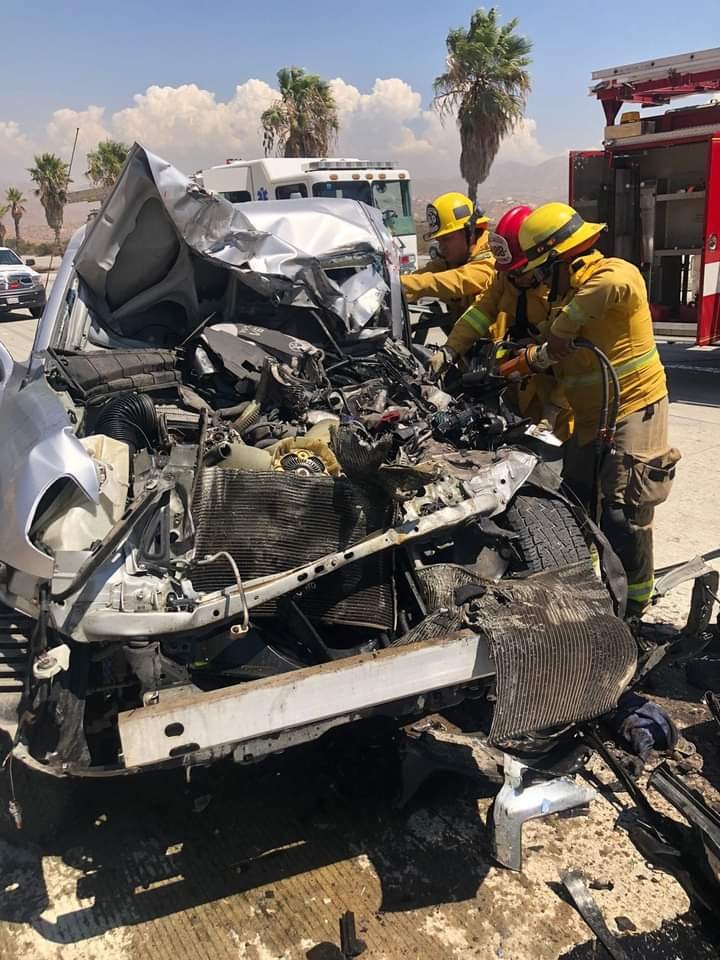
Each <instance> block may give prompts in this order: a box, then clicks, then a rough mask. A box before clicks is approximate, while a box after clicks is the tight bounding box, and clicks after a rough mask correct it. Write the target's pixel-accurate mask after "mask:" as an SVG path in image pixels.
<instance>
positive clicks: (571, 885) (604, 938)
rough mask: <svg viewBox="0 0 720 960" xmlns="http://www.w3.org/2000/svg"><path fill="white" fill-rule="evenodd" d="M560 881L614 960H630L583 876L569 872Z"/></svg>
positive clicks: (573, 871) (572, 871)
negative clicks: (611, 930)
mask: <svg viewBox="0 0 720 960" xmlns="http://www.w3.org/2000/svg"><path fill="white" fill-rule="evenodd" d="M560 879H561V880H562V884H563V886H564V887H565V889H566V890H567V892H568V894H569V895H570V897H571V899H572V901H573V903H574V904H575V906H576V907H577V911H578V913H579V914H580V916H581V917H582V918H583V920H584V921H585V923H586V924H587V925H588V926H589V927H590V929H591V930H592V932H593V933H594V934H595V936H596V937H597V938H598V940H599V941H600V943H602V945H603V946H604V947H605V949H606V950H607V952H608V953H609V954H610V956H611V957H612V958H613V960H629V956H628V954H627V952H626V951H625V949H624V947H623V946H622V944H621V943H620V941H619V940H618V938H617V937H616V936H614V935H613V934H612V933H611V932H610V928H609V927H608V925H607V923H606V922H605V918H604V917H603V915H602V913H601V912H600V908H599V907H598V905H597V903H596V902H595V899H594V898H593V896H592V894H591V893H590V891H589V889H588V885H587V883H586V882H585V878H584V877H583V876H582V874H580V873H578V872H577V871H576V870H568V871H566V872H565V873H563V874H562V876H561V878H560Z"/></svg>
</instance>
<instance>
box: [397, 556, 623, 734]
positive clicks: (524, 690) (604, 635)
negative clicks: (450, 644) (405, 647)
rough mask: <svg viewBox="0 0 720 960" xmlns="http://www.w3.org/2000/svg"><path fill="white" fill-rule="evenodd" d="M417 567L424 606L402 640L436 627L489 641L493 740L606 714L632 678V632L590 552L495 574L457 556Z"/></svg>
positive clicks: (437, 633)
mask: <svg viewBox="0 0 720 960" xmlns="http://www.w3.org/2000/svg"><path fill="white" fill-rule="evenodd" d="M415 573H416V576H417V577H418V580H419V582H420V586H421V589H422V592H423V595H424V598H425V601H426V603H427V606H428V610H429V611H430V613H429V616H428V618H427V621H425V622H424V623H423V624H421V625H418V627H416V628H415V629H414V630H413V631H412V632H411V634H409V635H408V636H407V637H406V638H403V639H404V642H408V640H410V641H411V642H412V641H417V640H419V639H428V638H429V637H432V636H441V635H442V627H444V628H445V629H449V630H458V629H460V628H462V627H469V628H470V629H472V630H475V631H477V632H478V633H481V634H484V635H485V636H487V638H488V639H489V641H490V649H491V653H492V657H493V660H494V661H495V665H496V668H497V675H496V686H497V702H496V705H495V711H494V715H493V722H492V728H491V730H490V736H489V740H490V742H491V743H494V744H500V743H503V742H505V741H507V740H510V739H513V738H515V737H520V736H522V735H524V734H528V733H536V732H538V731H543V730H550V729H552V728H554V727H555V728H556V727H559V726H562V725H564V724H570V723H577V722H580V721H583V720H589V719H591V718H593V717H598V716H602V714H604V713H607V712H608V711H609V710H612V709H613V708H614V707H615V706H616V704H617V701H618V698H619V696H620V694H621V693H622V692H623V690H624V689H625V688H626V687H627V684H628V683H629V681H630V679H631V678H632V675H633V672H634V670H635V665H636V657H637V646H636V644H635V640H634V639H633V636H632V634H631V633H630V630H629V629H628V627H627V626H626V625H625V623H623V621H622V620H619V619H618V618H617V617H616V616H615V615H614V613H613V609H612V605H611V601H610V596H609V594H608V592H607V590H606V589H605V587H604V586H603V584H602V583H601V582H600V581H599V580H598V579H597V577H596V576H595V574H594V572H593V569H592V566H591V564H590V563H588V562H586V561H583V562H581V563H578V564H573V565H571V566H568V567H563V568H561V569H559V570H554V571H549V572H546V573H539V574H534V575H532V576H528V577H524V578H517V579H508V580H502V581H499V582H497V581H484V580H481V579H480V578H479V577H477V576H476V575H475V574H474V573H473V572H472V571H471V570H469V569H467V568H465V567H462V566H457V565H454V564H435V565H432V566H428V567H424V568H421V569H419V570H417V571H415Z"/></svg>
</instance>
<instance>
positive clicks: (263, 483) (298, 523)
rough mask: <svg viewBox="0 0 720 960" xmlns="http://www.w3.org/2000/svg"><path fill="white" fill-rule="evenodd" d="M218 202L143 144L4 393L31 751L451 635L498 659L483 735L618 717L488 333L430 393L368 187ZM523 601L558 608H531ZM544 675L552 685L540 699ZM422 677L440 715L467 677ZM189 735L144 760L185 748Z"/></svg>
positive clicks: (581, 579) (23, 710)
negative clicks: (287, 198) (330, 198)
mask: <svg viewBox="0 0 720 960" xmlns="http://www.w3.org/2000/svg"><path fill="white" fill-rule="evenodd" d="M164 178H165V179H164ZM160 197H162V202H161V201H160V199H159V198H160ZM173 197H174V199H173ZM217 203H218V201H216V199H215V198H211V197H208V196H207V195H199V194H198V193H197V190H196V189H195V188H194V187H193V185H192V184H189V185H188V182H187V181H186V180H184V179H182V178H181V177H180V175H179V174H178V173H177V171H173V170H172V168H169V167H168V165H166V164H163V163H162V162H161V161H159V160H158V158H153V157H152V155H149V154H146V153H145V152H144V151H142V150H141V149H140V148H135V151H134V153H133V154H132V156H131V159H130V161H129V165H128V167H126V170H125V172H124V174H123V177H122V178H121V180H120V182H119V184H118V187H117V188H116V190H115V192H114V194H113V196H112V197H111V198H110V200H109V201H108V204H107V207H106V210H107V211H108V212H107V216H101V217H100V219H99V220H98V222H97V223H95V224H94V225H93V227H92V228H91V229H90V231H89V232H88V234H87V237H86V238H85V239H84V241H83V242H82V244H80V240H78V243H77V244H76V247H75V249H74V250H73V249H71V250H70V251H69V253H68V255H66V261H65V262H64V268H65V275H64V276H65V279H64V281H63V280H62V277H61V278H60V279H59V281H58V284H57V288H58V290H60V289H63V290H64V292H63V293H62V295H60V294H58V295H57V298H56V299H55V300H54V301H53V302H51V303H50V305H49V310H48V312H47V313H46V315H45V318H44V320H43V324H44V325H45V326H46V327H47V329H45V330H43V329H41V331H40V335H39V338H38V341H37V343H36V353H35V354H34V356H33V357H32V358H31V360H30V365H29V367H28V370H27V371H25V370H23V369H21V368H17V369H16V371H15V372H14V374H13V377H14V379H13V380H12V381H11V382H10V384H9V386H8V387H6V389H5V394H4V395H3V396H2V403H3V416H4V418H5V422H6V423H9V424H11V425H12V429H11V430H10V432H9V434H8V445H9V450H10V451H11V453H10V455H8V454H7V452H6V457H5V459H4V461H3V463H2V464H1V465H0V466H1V467H2V473H3V477H4V485H2V484H0V498H3V497H4V499H3V500H2V506H3V509H5V511H6V515H7V516H8V517H9V521H8V524H7V526H6V529H5V531H4V533H3V534H1V535H0V593H1V594H2V598H3V599H4V600H5V602H6V603H7V604H8V605H9V606H11V607H13V608H14V609H15V610H18V611H20V612H22V613H24V614H27V615H29V616H30V617H32V618H33V624H34V625H33V626H32V629H31V630H30V631H29V633H28V636H27V637H26V639H25V647H24V649H26V651H27V653H26V657H27V659H26V670H25V672H24V674H23V675H22V678H21V680H19V682H20V683H21V689H18V691H17V694H14V693H12V692H10V693H8V692H2V691H0V708H2V710H1V712H2V713H4V714H6V715H7V714H8V713H9V712H10V708H12V711H14V712H15V713H16V715H17V716H18V717H19V718H20V719H19V726H18V725H16V727H15V729H16V730H17V731H18V732H17V738H18V739H19V740H21V741H22V742H23V743H24V744H25V745H26V747H27V751H28V754H29V755H30V756H31V757H32V758H33V759H34V760H35V761H37V762H39V763H41V764H44V765H49V766H52V767H56V768H58V767H60V768H62V769H63V770H83V769H88V768H91V769H98V768H103V769H110V770H112V769H118V768H122V767H123V766H124V765H126V763H127V760H128V758H127V756H126V755H125V756H124V754H123V750H124V744H125V740H124V739H123V736H122V729H121V728H122V718H124V717H127V716H129V715H131V714H132V713H133V711H134V712H136V713H140V714H142V715H143V716H146V715H148V714H146V713H145V708H149V707H152V706H153V705H155V704H158V702H159V703H161V704H165V703H168V702H169V703H170V704H171V705H172V702H173V700H172V694H173V691H175V688H177V691H176V692H177V693H178V695H180V694H181V693H182V694H183V695H185V696H188V695H189V696H190V698H191V699H192V696H194V695H196V694H200V693H202V692H206V691H216V692H217V691H220V690H222V689H224V688H229V687H236V686H238V685H243V684H248V685H250V684H252V683H253V682H255V681H258V680H262V679H263V678H274V677H279V676H280V675H282V674H287V673H291V672H296V671H307V670H312V669H313V668H316V667H318V666H319V665H329V664H333V663H336V662H337V663H340V662H341V661H349V660H350V659H352V658H362V656H363V655H368V656H372V655H374V654H376V653H382V652H387V651H390V650H392V649H393V648H398V649H403V648H408V647H411V646H413V645H416V644H428V643H434V642H437V643H443V642H445V641H446V640H447V638H448V637H460V638H462V637H471V638H472V637H474V638H475V640H476V641H477V638H478V637H480V638H482V643H483V644H484V645H485V647H484V649H485V648H487V651H488V653H487V656H486V657H485V660H486V661H487V664H486V667H483V668H482V669H481V668H480V666H479V665H478V666H477V668H474V667H473V661H470V662H469V663H468V666H467V669H464V670H462V671H460V673H458V674H452V676H456V675H457V676H463V677H468V676H469V677H473V678H475V679H477V678H479V677H480V676H482V677H483V678H484V679H483V681H482V682H479V680H478V682H475V683H473V685H472V695H473V696H477V697H480V698H483V697H485V696H486V695H488V694H492V696H491V697H490V701H489V702H495V699H496V697H497V707H496V709H495V712H494V719H493V720H492V723H493V729H494V731H495V739H496V740H498V741H499V740H500V739H507V738H508V737H515V736H521V735H524V734H525V733H529V732H532V731H536V730H539V729H550V728H562V727H563V726H564V725H567V724H568V723H572V722H574V721H577V720H578V719H581V718H585V717H590V716H596V715H598V714H600V713H602V712H603V711H605V710H607V709H609V708H610V707H611V706H612V705H613V703H614V702H615V701H616V699H617V696H618V695H619V692H620V691H621V690H622V689H623V688H624V685H625V683H626V682H627V678H628V676H629V674H631V673H632V669H633V664H634V660H635V655H636V650H635V646H634V642H633V640H632V638H631V637H630V635H629V634H628V632H627V630H626V629H625V627H624V626H623V624H622V622H621V621H620V620H618V619H617V618H616V617H615V616H614V613H613V605H612V600H611V596H610V593H609V592H608V590H607V589H606V587H605V586H604V585H603V584H602V583H601V582H600V580H599V579H598V576H597V575H596V572H595V570H594V569H593V565H592V563H591V559H590V546H591V544H592V542H593V536H594V534H593V532H592V529H591V525H590V524H589V523H588V522H587V518H586V517H585V516H584V514H583V513H582V511H581V510H579V509H577V508H575V507H573V505H572V504H570V503H569V502H568V501H567V500H565V498H564V497H563V496H562V494H561V493H560V492H559V491H558V484H557V482H556V481H555V482H554V481H552V480H551V481H549V480H548V475H547V463H546V461H547V460H548V459H549V458H550V459H552V458H553V457H554V458H555V459H557V455H558V448H557V445H556V444H554V443H553V442H552V438H548V437H546V438H545V439H543V438H542V437H541V438H538V437H537V436H529V435H528V423H527V422H526V421H523V420H521V419H520V418H519V417H518V416H517V415H515V414H514V413H513V411H512V409H511V407H510V405H508V404H507V403H506V402H505V399H504V394H503V391H502V390H501V389H500V383H501V381H500V379H499V378H498V377H496V376H495V373H494V369H495V368H494V363H493V355H492V347H491V346H488V347H487V349H480V350H479V351H478V353H477V355H476V357H475V359H474V361H473V362H472V363H471V365H470V368H469V369H467V370H466V371H465V372H464V373H463V374H462V375H460V374H458V375H457V376H456V377H455V380H454V381H452V380H449V381H448V382H446V384H445V388H444V389H440V388H439V387H438V386H437V384H436V383H434V382H433V381H432V380H431V379H430V378H429V377H428V376H427V375H426V373H425V367H424V364H423V362H422V359H427V357H426V354H425V355H424V354H423V350H422V348H420V347H418V346H417V345H415V344H413V342H412V337H411V335H410V330H409V324H408V318H407V315H406V314H405V315H403V313H402V310H401V305H400V303H399V300H398V290H399V286H398V283H397V276H398V274H397V263H395V264H394V266H392V264H390V266H388V264H389V263H390V260H391V257H392V256H395V254H393V253H392V246H391V244H392V240H391V238H390V237H389V236H388V235H385V234H383V233H381V232H380V231H381V230H382V228H381V226H380V225H378V223H376V222H374V221H373V219H372V217H371V216H370V214H368V213H367V212H366V208H363V206H362V205H361V204H353V203H352V202H351V201H336V202H335V204H334V205H333V204H332V203H330V202H327V204H326V205H324V206H323V205H320V206H319V207H317V206H316V205H314V204H313V203H310V202H309V201H308V202H307V204H304V205H303V203H302V202H301V201H293V204H294V205H293V206H292V210H293V211H294V213H295V214H296V215H297V216H296V218H294V217H289V216H288V215H287V214H286V213H285V209H286V208H285V207H283V204H282V203H281V204H280V205H279V207H278V205H277V204H275V205H273V204H271V203H268V204H257V205H249V206H248V208H247V209H249V208H250V206H252V207H253V208H254V212H253V217H254V219H251V217H250V215H249V214H245V213H243V214H241V213H239V212H237V211H233V209H232V207H231V205H230V204H227V203H226V202H224V201H223V202H222V204H220V205H219V206H218V205H217ZM317 203H319V202H317ZM163 205H164V206H163ZM275 207H277V208H278V212H277V213H273V209H274V208H275ZM281 209H282V214H281V213H280V210H281ZM273 216H274V217H275V218H276V219H275V220H274V221H273V220H272V217H273ZM268 218H270V219H268ZM278 218H280V219H279V220H278ZM295 219H297V223H295ZM270 223H273V224H277V223H282V224H283V225H284V226H283V229H285V230H289V231H290V234H291V235H292V236H293V243H294V242H295V236H294V234H293V231H297V230H298V229H299V227H298V225H300V226H303V228H304V237H305V240H306V242H307V243H309V244H312V243H315V244H316V246H317V247H319V248H320V251H319V253H318V254H317V255H315V256H309V255H307V254H306V253H304V252H302V251H301V250H299V249H298V248H297V247H296V246H293V245H292V244H291V243H290V241H288V240H287V239H286V237H285V236H284V235H280V234H278V235H275V234H273V233H272V232H270V229H269V226H268V224H270ZM328 225H329V226H330V227H331V228H332V229H331V231H330V234H329V236H331V237H333V238H335V240H334V242H335V244H336V246H335V247H333V248H332V249H330V251H329V252H326V251H325V249H324V247H323V244H324V243H325V242H326V241H325V239H324V238H323V236H322V231H323V230H324V229H326V228H327V227H328ZM338 237H340V238H341V239H340V240H338V239H337V238H338ZM261 254H262V256H261ZM252 264H254V266H252V267H250V266H249V265H252ZM390 267H392V269H391V268H390ZM63 282H64V284H65V286H64V288H63ZM54 296H55V293H54ZM0 359H1V358H0ZM530 432H531V433H532V431H530ZM548 440H549V442H548ZM13 484H14V485H15V487H16V488H17V489H18V490H21V491H22V495H21V496H20V497H19V498H18V499H15V500H12V499H8V497H9V493H8V491H9V490H10V489H11V488H12V486H13ZM3 491H4V492H3ZM558 532H559V535H558ZM550 534H551V535H550ZM555 572H556V573H557V576H556V577H555V579H553V576H554V575H555ZM543 576H545V577H546V578H547V577H550V579H542V577H543ZM525 577H530V581H531V582H530V581H529V586H528V590H527V591H525V593H523V590H522V588H521V587H520V586H517V587H512V586H511V584H513V583H514V582H515V581H516V580H517V578H525ZM538 577H539V579H537V578H538ZM503 584H506V585H507V586H503ZM559 594H562V597H559V596H558V595H559ZM525 597H532V601H528V600H526V599H523V598H525ZM525 603H531V604H532V606H533V607H534V608H536V609H537V610H541V609H542V610H546V614H543V616H540V615H539V614H538V615H537V616H535V617H530V616H519V615H518V612H517V611H518V607H517V604H520V606H522V605H523V604H525ZM558 604H559V606H558ZM505 608H507V610H506V609H505ZM563 638H566V639H567V638H572V644H573V650H574V654H573V658H572V660H571V661H570V662H571V667H572V668H571V669H569V671H568V670H565V669H564V668H562V669H561V664H564V663H565V661H566V659H567V650H566V647H565V646H564V643H565V640H563ZM478 642H479V641H478ZM568 642H569V641H568ZM501 648H502V649H501ZM475 660H478V658H477V657H476V658H475ZM478 664H479V660H478ZM600 664H602V669H601V670H600V671H598V669H595V667H596V666H597V665H600ZM540 670H544V671H548V670H550V671H551V672H557V675H558V676H561V677H562V683H561V684H560V685H559V686H558V685H555V686H554V687H553V685H552V684H550V687H551V688H552V689H553V692H552V695H548V693H547V689H548V688H547V685H546V686H545V687H544V688H543V693H542V697H540V698H539V699H538V698H535V699H533V697H534V695H533V693H532V691H528V687H527V684H530V685H531V686H532V677H533V676H535V675H536V673H537V671H540ZM519 673H522V675H523V676H524V677H525V678H526V684H525V686H524V687H522V689H520V688H519V687H518V686H517V684H513V680H512V678H513V676H514V675H519ZM598 673H600V676H598ZM398 675H399V676H400V678H401V683H400V688H402V689H405V686H407V684H405V681H404V679H403V675H402V669H400V671H399V674H398ZM403 684H405V686H403ZM437 687H438V689H434V684H432V683H431V684H430V687H428V686H427V685H426V686H425V687H421V688H420V690H428V689H432V705H433V708H434V709H437V708H438V706H441V705H443V704H445V705H447V704H451V703H454V702H459V701H461V700H462V699H464V698H465V697H467V696H468V695H469V691H468V689H467V684H463V683H461V682H454V681H452V680H447V681H442V679H440V680H439V681H438V683H437ZM411 688H412V684H411V685H410V687H408V689H411ZM412 689H414V688H412ZM503 691H505V692H503ZM501 694H502V695H501ZM214 695H216V694H214ZM168 696H169V697H170V699H169V701H168ZM518 696H520V699H519V700H518ZM538 696H539V694H538ZM3 697H4V698H5V699H4V700H3V699H2V698H3ZM8 697H9V698H10V699H8ZM13 697H14V699H13ZM371 700H372V703H373V704H375V705H376V706H377V705H378V704H379V703H380V702H381V700H382V698H380V700H379V701H378V704H376V702H375V699H374V698H372V697H371V698H370V700H368V699H367V697H366V698H365V700H363V698H362V697H360V700H359V701H358V702H359V709H360V713H362V708H363V707H364V705H365V704H367V703H370V701H371ZM11 701H12V702H11ZM428 702H429V701H428V699H427V697H425V696H424V695H420V696H419V695H417V691H416V692H415V694H414V695H413V696H408V697H407V698H406V700H404V701H401V702H395V703H393V704H390V705H389V706H388V707H387V709H388V711H390V715H392V716H395V715H413V714H421V713H423V712H425V711H427V709H428ZM198 709H199V711H200V714H202V711H203V709H204V707H203V706H202V705H201V706H199V707H198ZM193 715H194V714H193ZM354 715H360V714H354ZM203 722H204V721H203ZM176 729H178V730H179V731H180V732H178V734H177V735H178V736H180V734H181V733H182V730H183V724H181V723H169V724H166V725H165V724H163V725H162V731H163V732H162V733H161V737H162V738H163V742H164V739H167V740H168V744H167V746H166V747H165V746H163V744H160V747H158V750H159V752H156V753H155V754H153V757H157V758H162V757H171V758H174V757H181V756H191V755H194V754H197V753H198V751H199V750H200V746H199V739H198V740H195V739H192V738H191V739H189V740H188V741H187V742H181V743H179V744H177V745H173V742H172V738H173V736H175V733H174V732H173V731H175V730H176ZM268 729H270V728H268ZM318 729H319V728H318ZM316 735H319V734H316ZM133 736H134V734H133ZM490 736H491V737H492V736H493V730H491V731H490ZM138 737H139V740H136V742H141V741H142V735H138ZM131 740H132V737H130V736H129V739H128V743H130V742H131ZM226 740H227V741H228V745H226V744H225V741H226ZM208 743H209V744H210V745H212V746H213V750H214V753H213V756H217V755H219V754H218V751H219V752H220V753H222V751H223V750H226V752H227V750H231V749H232V737H231V736H229V735H227V736H225V737H223V736H220V739H219V740H218V736H217V735H214V736H213V738H211V739H210V740H209V741H208ZM265 749H267V750H271V749H277V747H273V746H272V745H270V746H266V748H265ZM141 752H142V751H141ZM151 759H152V758H151ZM143 762H144V761H143Z"/></svg>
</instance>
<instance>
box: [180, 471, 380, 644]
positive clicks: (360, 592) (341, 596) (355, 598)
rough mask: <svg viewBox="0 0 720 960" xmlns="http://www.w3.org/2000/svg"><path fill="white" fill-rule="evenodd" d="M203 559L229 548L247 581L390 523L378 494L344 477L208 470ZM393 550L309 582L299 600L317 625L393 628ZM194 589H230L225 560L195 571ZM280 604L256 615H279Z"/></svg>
mask: <svg viewBox="0 0 720 960" xmlns="http://www.w3.org/2000/svg"><path fill="white" fill-rule="evenodd" d="M193 516H194V519H195V526H196V552H197V556H198V557H202V556H205V555H207V554H212V553H216V552H217V551H219V550H227V551H228V552H229V553H230V554H231V555H232V556H233V558H234V559H235V561H236V563H237V565H238V568H239V570H240V573H241V575H242V576H243V578H244V579H251V578H254V577H263V576H269V575H271V574H273V573H279V572H280V571H282V570H288V569H290V568H292V567H295V566H298V565H300V564H302V563H308V562H310V561H311V560H315V559H317V558H319V557H321V556H323V555H324V554H326V553H331V552H333V551H337V550H343V549H345V548H346V547H348V546H351V545H353V544H355V543H357V542H358V541H359V540H362V539H363V538H364V537H366V536H367V535H368V534H369V533H374V532H375V531H377V530H381V529H384V528H385V527H387V526H388V525H389V523H390V519H391V507H390V505H389V504H388V502H387V500H385V499H384V498H383V497H381V496H380V494H378V493H376V492H374V491H371V490H369V489H364V488H363V487H361V486H359V485H358V484H354V483H351V482H350V481H349V480H346V479H344V478H334V477H328V476H309V477H308V476H298V475H297V474H293V473H279V472H250V471H244V470H226V469H224V468H221V467H209V468H206V469H204V470H203V471H202V473H201V474H200V477H199V479H198V484H197V489H196V493H195V498H194V503H193ZM392 574H393V567H392V556H391V554H390V553H389V552H385V553H382V554H378V555H376V556H374V557H369V558H368V559H367V560H361V561H359V562H357V563H353V564H350V565H349V566H347V567H344V568H343V569H341V570H339V571H337V573H332V574H330V575H329V576H327V577H323V578H321V579H320V580H318V581H316V582H315V583H311V584H309V585H308V587H307V588H306V589H305V591H304V592H303V594H302V597H301V599H300V601H299V605H300V607H301V608H302V610H303V612H304V613H305V614H306V616H307V617H308V618H309V619H310V620H313V621H315V622H320V623H326V624H338V625H346V626H358V627H367V628H370V629H377V630H388V629H391V628H392V627H393V626H394V622H395V598H394V588H393V582H392ZM192 580H193V583H194V585H195V587H196V589H199V590H203V591H208V590H218V589H222V588H223V587H227V586H230V585H231V584H232V583H233V582H234V581H233V576H232V572H231V571H230V568H229V565H228V564H227V563H222V562H220V561H219V562H217V563H213V564H210V565H209V566H203V567H197V568H196V569H195V570H194V571H193V574H192ZM275 611H276V605H275V604H274V603H268V604H264V605H263V606H262V607H259V608H258V610H256V611H255V612H254V616H258V617H268V616H273V615H274V613H275Z"/></svg>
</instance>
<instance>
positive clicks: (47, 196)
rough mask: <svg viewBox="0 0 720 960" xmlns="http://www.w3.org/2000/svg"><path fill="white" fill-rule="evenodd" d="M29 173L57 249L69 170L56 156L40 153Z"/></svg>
mask: <svg viewBox="0 0 720 960" xmlns="http://www.w3.org/2000/svg"><path fill="white" fill-rule="evenodd" d="M29 172H30V176H31V178H32V180H33V181H34V182H35V183H36V184H37V188H36V190H35V196H36V197H39V198H40V203H41V204H42V205H43V209H44V210H45V219H46V220H47V225H48V226H49V227H50V229H51V230H53V231H54V233H55V243H56V245H57V247H58V249H59V247H60V231H61V230H62V225H63V209H64V207H65V202H66V200H67V188H68V184H69V183H70V169H69V167H68V165H67V164H66V163H65V161H64V160H61V159H60V157H58V156H57V154H55V153H41V154H36V155H35V166H34V167H30V169H29Z"/></svg>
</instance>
